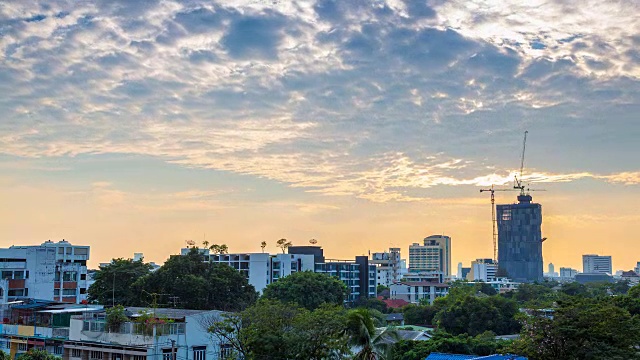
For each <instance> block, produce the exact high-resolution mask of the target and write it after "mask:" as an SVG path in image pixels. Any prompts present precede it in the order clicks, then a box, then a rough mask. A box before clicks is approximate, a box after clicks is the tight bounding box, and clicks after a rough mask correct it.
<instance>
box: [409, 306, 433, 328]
mask: <svg viewBox="0 0 640 360" xmlns="http://www.w3.org/2000/svg"><path fill="white" fill-rule="evenodd" d="M437 312H438V310H437V308H436V307H434V306H429V305H407V306H405V307H403V308H402V314H403V315H404V323H405V324H407V325H420V326H430V325H433V318H434V317H435V316H436V313H437Z"/></svg>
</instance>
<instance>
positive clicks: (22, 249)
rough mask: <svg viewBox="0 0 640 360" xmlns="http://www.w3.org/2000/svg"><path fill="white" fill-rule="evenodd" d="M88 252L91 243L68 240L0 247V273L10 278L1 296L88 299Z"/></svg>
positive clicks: (18, 298) (3, 287) (15, 298)
mask: <svg viewBox="0 0 640 360" xmlns="http://www.w3.org/2000/svg"><path fill="white" fill-rule="evenodd" d="M89 255H90V251H89V246H75V245H72V244H70V243H69V242H67V241H65V240H62V241H59V242H52V241H46V242H44V243H43V244H42V245H36V246H11V247H9V248H5V249H0V277H1V278H2V279H3V280H7V281H6V284H4V283H0V286H1V287H0V297H4V296H5V293H6V299H7V300H8V301H14V300H21V299H27V298H36V299H43V300H56V301H61V302H66V303H80V302H82V301H83V300H86V299H87V289H88V287H89V284H88V282H87V261H88V260H89ZM2 284H4V286H2Z"/></svg>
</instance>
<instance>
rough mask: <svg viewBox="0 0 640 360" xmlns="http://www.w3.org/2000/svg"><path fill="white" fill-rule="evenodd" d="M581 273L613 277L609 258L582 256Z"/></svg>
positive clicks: (592, 255)
mask: <svg viewBox="0 0 640 360" xmlns="http://www.w3.org/2000/svg"><path fill="white" fill-rule="evenodd" d="M582 272H583V273H586V274H609V275H613V266H612V264H611V256H600V255H595V254H589V255H582Z"/></svg>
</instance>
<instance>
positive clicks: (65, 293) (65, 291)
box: [62, 289, 77, 296]
mask: <svg viewBox="0 0 640 360" xmlns="http://www.w3.org/2000/svg"><path fill="white" fill-rule="evenodd" d="M76 290H77V289H62V296H76Z"/></svg>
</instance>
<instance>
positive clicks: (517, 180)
mask: <svg viewBox="0 0 640 360" xmlns="http://www.w3.org/2000/svg"><path fill="white" fill-rule="evenodd" d="M528 133H529V131H525V132H524V141H522V158H521V159H520V173H519V174H518V175H515V176H514V177H513V188H514V189H519V190H520V195H524V185H522V177H523V175H522V172H523V171H524V152H525V150H526V149H527V134H528ZM518 177H520V178H518Z"/></svg>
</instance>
